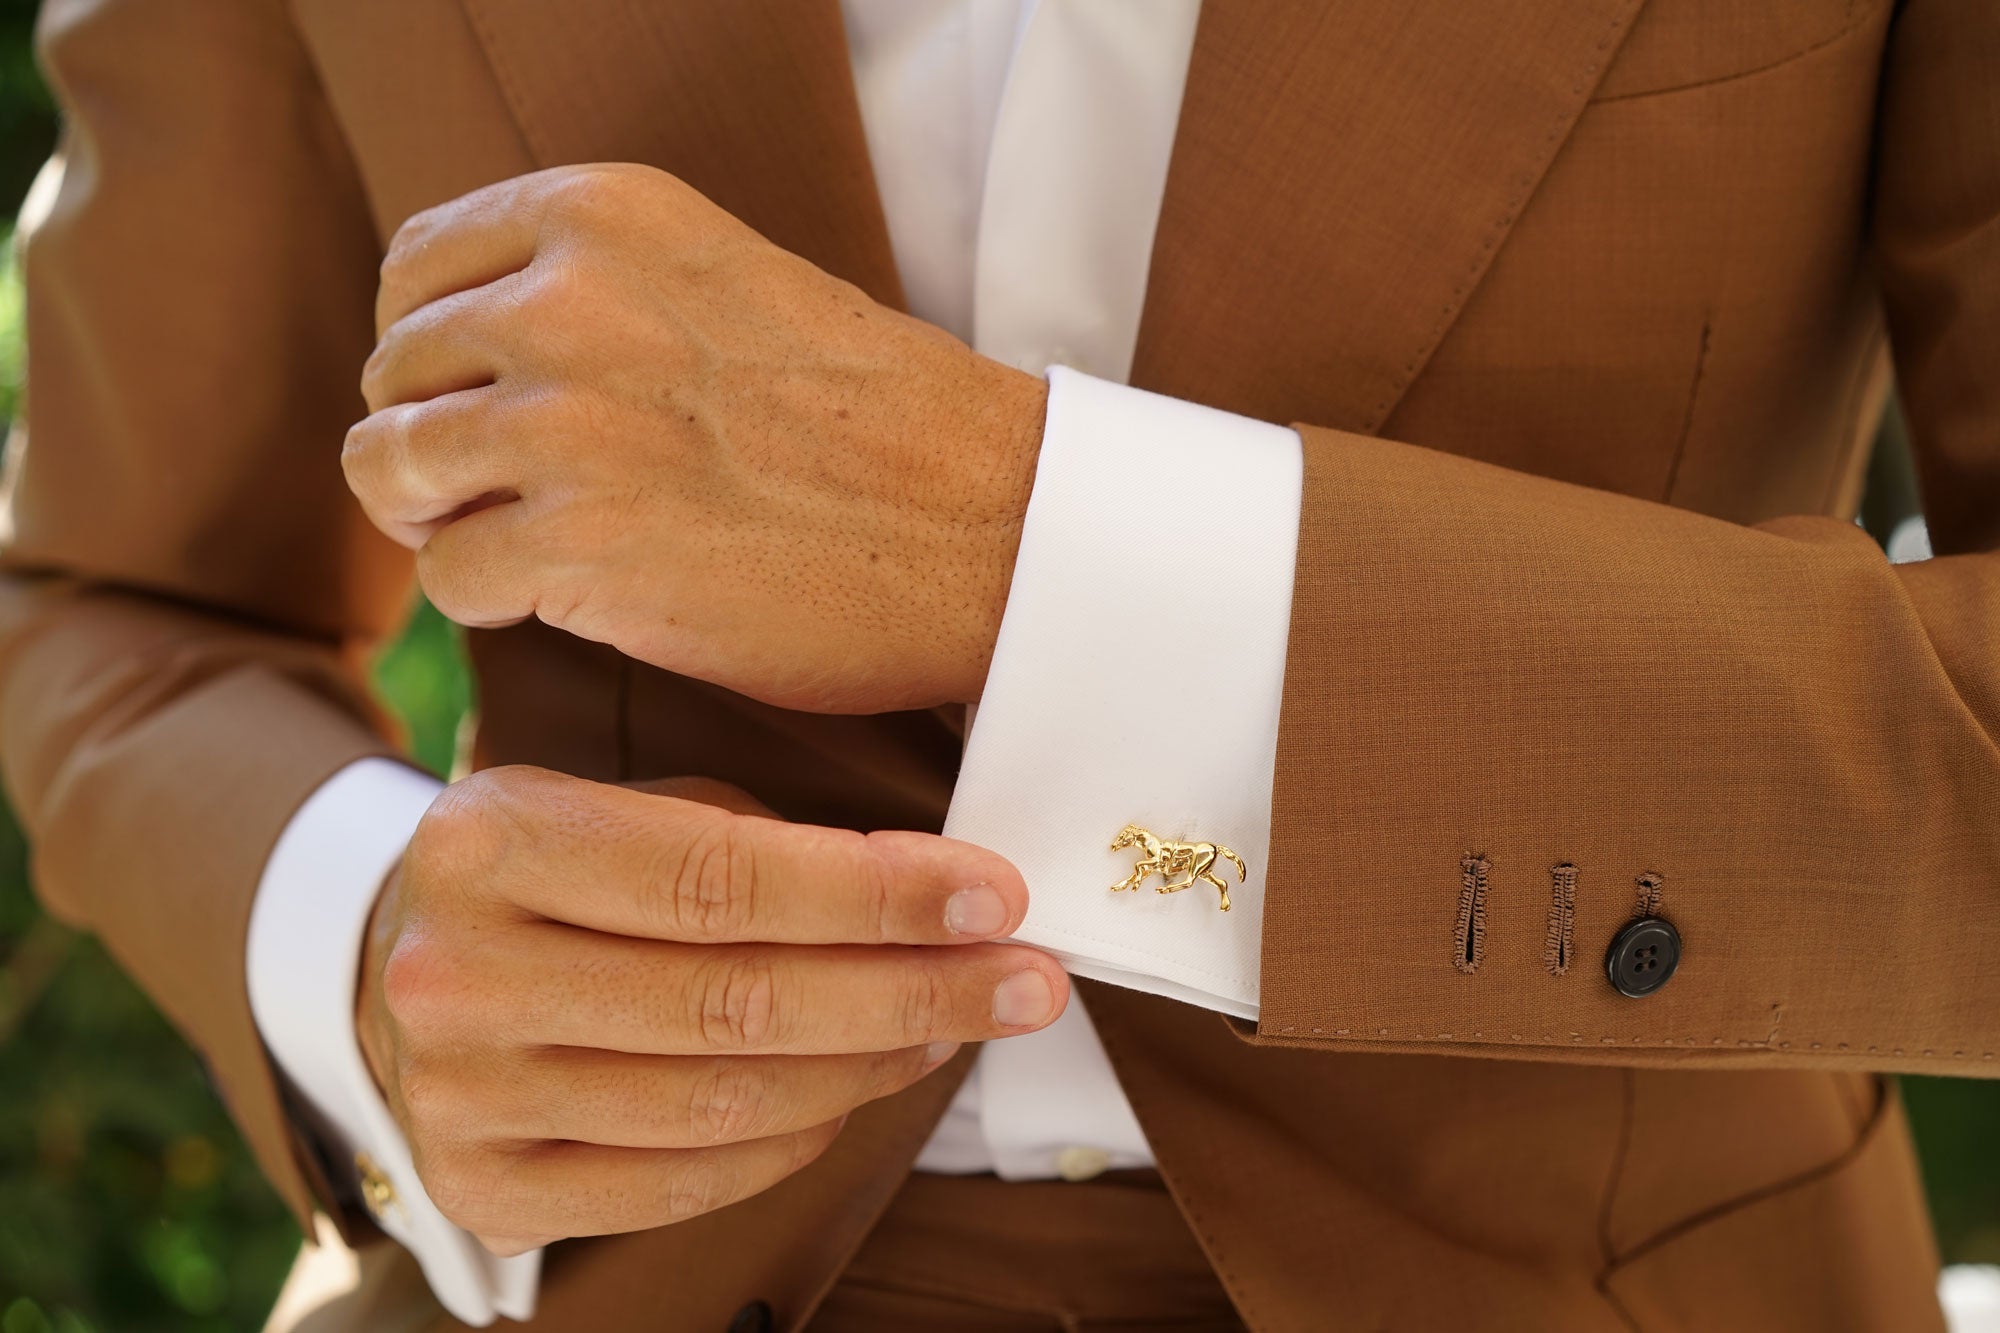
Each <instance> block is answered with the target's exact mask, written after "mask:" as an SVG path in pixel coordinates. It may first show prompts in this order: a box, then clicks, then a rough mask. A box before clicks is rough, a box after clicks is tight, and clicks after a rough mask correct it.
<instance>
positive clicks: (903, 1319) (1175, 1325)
mask: <svg viewBox="0 0 2000 1333" xmlns="http://www.w3.org/2000/svg"><path fill="white" fill-rule="evenodd" d="M807 1328H808V1329H809V1330H810V1331H811V1333H880V1331H881V1330H883V1329H898V1328H908V1329H918V1328H921V1329H936V1330H938V1333H975V1330H977V1333H988V1331H989V1330H990V1331H992V1333H1011V1331H1016V1330H1018V1331H1019V1333H1028V1331H1029V1330H1042V1331H1044V1333H1090V1331H1091V1330H1111V1329H1123V1330H1128V1331H1129V1330H1133V1329H1142V1328H1143V1329H1157V1330H1159V1333H1231V1331H1233V1330H1241V1329H1242V1328H1243V1322H1242V1320H1241V1319H1239V1318H1238V1317H1237V1314H1236V1311H1235V1309H1234V1307H1232V1306H1231V1305H1230V1303H1229V1297H1228V1295H1227V1293H1225V1292H1224V1291H1223V1289H1222V1286H1221V1284H1220V1283H1218V1282H1217V1281H1216V1278H1215V1272H1214V1270H1213V1269H1212V1268H1211V1267H1210V1266H1209V1262H1208V1259H1207V1256H1205V1255H1204V1254H1203V1253H1202V1251H1201V1247H1200V1246H1199V1245H1197V1244H1196V1243H1195V1239H1194V1237H1193V1235H1191V1234H1190V1233H1189V1231H1188V1229H1187V1223H1186V1222H1185V1221H1183V1220H1182V1218H1181V1215H1180V1212H1179V1210H1178V1209H1177V1208H1176V1207H1175V1206H1174V1201H1173V1197H1172V1196H1171V1195H1169V1194H1168V1193H1167V1191H1166V1187H1165V1186H1164V1185H1162V1184H1161V1183H1160V1178H1159V1175H1158V1174H1157V1173H1156V1172H1152V1171H1114V1172H1110V1173H1108V1174H1106V1175H1104V1176H1101V1177H1099V1178H1098V1179H1096V1180H1092V1181H1086V1182H1082V1183H1078V1184H1070V1183H1067V1182H1063V1181H1028V1182H1023V1183H1019V1184H1008V1183H1007V1182H1005V1181H1002V1180H999V1179H997V1178H995V1177H993V1176H932V1175H916V1176H911V1177H910V1178H909V1180H908V1181H907V1182H906V1183H905V1184H904V1185H903V1188H902V1189H901V1190H899V1191H897V1193H896V1197H895V1198H894V1199H893V1200H891V1201H890V1204H889V1208H888V1210H887V1211H886V1212H885V1213H883V1215H882V1219H881V1221H880V1222H878V1223H877V1224H876V1226H875V1229H874V1230H873V1231H872V1232H871V1233H870V1234H869V1237H868V1240H867V1242H866V1243H864V1244H863V1245H862V1247H861V1249H860V1251H859V1252H857V1253H856V1254H855V1256H854V1259H853V1261H852V1262H851V1263H849V1264H848V1266H847V1271H846V1272H845V1273H843V1274H842V1275H841V1278H840V1281H839V1282H838V1283H836V1284H835V1285H834V1288H833V1290H832V1291H830V1292H828V1293H827V1297H826V1300H825V1301H823V1302H822V1303H821V1305H820V1308H819V1311H818V1313H817V1314H815V1315H814V1316H813V1319H812V1321H811V1323H809V1324H808V1325H807Z"/></svg>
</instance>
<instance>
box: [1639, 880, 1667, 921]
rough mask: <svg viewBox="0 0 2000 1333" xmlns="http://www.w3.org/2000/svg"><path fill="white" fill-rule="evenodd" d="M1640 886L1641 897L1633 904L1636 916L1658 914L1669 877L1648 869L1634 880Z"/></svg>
mask: <svg viewBox="0 0 2000 1333" xmlns="http://www.w3.org/2000/svg"><path fill="white" fill-rule="evenodd" d="M1633 883H1634V884H1636V885H1638V887H1639V899H1638V901H1637V902H1636V903H1635V904H1634V905H1633V908H1632V915H1633V916H1634V917H1642V916H1658V915H1659V914H1660V894H1661V891H1662V890H1664V889H1665V888H1666V886H1667V877H1666V876H1665V875H1661V874H1657V873H1655V872H1653V871H1651V870H1648V871H1647V872H1646V873H1645V874H1643V875H1641V876H1639V877H1638V878H1637V879H1636V880H1634V881H1633Z"/></svg>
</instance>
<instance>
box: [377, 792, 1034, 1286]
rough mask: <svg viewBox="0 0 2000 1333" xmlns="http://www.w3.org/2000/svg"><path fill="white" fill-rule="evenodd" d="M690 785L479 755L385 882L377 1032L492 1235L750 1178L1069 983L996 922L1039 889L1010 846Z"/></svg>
mask: <svg viewBox="0 0 2000 1333" xmlns="http://www.w3.org/2000/svg"><path fill="white" fill-rule="evenodd" d="M680 790H682V791H683V792H685V793H686V794H688V795H692V796H695V797H698V798H699V799H697V800H687V799H676V798H674V797H670V796H662V795H657V794H652V793H649V792H639V791H630V790H627V789H625V788H622V787H611V786H605V785H603V784H600V783H594V782H586V781H584V780H582V779H580V778H570V777H565V776H562V775H560V774H556V773H551V772H548V771H546V770H542V769H534V768H503V769H493V770H489V771H487V772H484V773H480V774H476V775H474V776H473V777H470V778H467V779H465V780H463V781H461V782H458V783H456V784H454V785H453V786H451V787H449V788H447V789H446V790H445V792H444V793H443V794H442V795H440V796H439V798H438V800H437V802H436V804H434V805H433V806H432V807H431V809H430V811H429V813H428V814H427V815H426V816H425V817H424V820H423V822H422V823H421V824H420V825H419V826H418V828H417V831H416V834H415V835H414V836H413V837H412V839H411V841H410V847H409V851H408V853H407V855H406V856H405V857H404V859H403V862H402V866H401V868H400V870H399V871H398V873H397V875H396V876H395V877H393V878H392V880H391V883H390V884H389V885H388V886H387V888H386V889H385V890H384V893H383V897H382V899H381V901H380V903H379V904H378V906H377V908H376V913H375V919H374V922H373V923H372V926H371V930H370V938H369V942H368V946H367V949H366V951H365V954H364V957H363V963H362V978H361V991H360V998H359V1014H358V1019H359V1025H360V1034H361V1044H362V1049H363V1051H364V1052H365V1054H366V1056H367V1058H368V1063H369V1066H370V1068H371V1070H372V1071H373V1073H374V1075H375V1077H376V1080H377V1081H378V1082H379V1083H380V1084H381V1086H382V1088H383V1091H384V1093H385V1095H386V1096H387V1099H388V1102H389V1105H390V1108H391V1110H392V1111H393V1112H394V1113H395V1115H396V1118H397V1120H398V1121H399V1122H400V1123H401V1125H402V1127H403V1129H404V1131H405V1132H406V1134H407V1135H408V1136H409V1140H410V1144H411V1147H412V1150H413V1152H414V1155H415V1159H416V1162H417V1169H418V1174H419V1175H420V1176H421V1177H422V1179H423V1182H424V1185H425V1188H426V1189H427V1190H428V1191H429V1193H430V1195H431V1197H432V1199H433V1200H434V1201H435V1202H436V1203H437V1206H438V1208H439V1209H440V1210H441V1211H442V1212H443V1213H444V1215H445V1216H446V1217H447V1218H449V1219H451V1220H452V1221H453V1222H455V1223H456V1224H458V1225H459V1226H461V1227H464V1228H466V1229H467V1230H469V1231H471V1232H472V1233H473V1234H474V1235H476V1236H478V1237H479V1238H480V1239H481V1241H482V1242H484V1243H485V1244H486V1245H487V1246H488V1247H489V1248H491V1249H493V1250H494V1251H496V1252H498V1253H502V1254H511V1253H518V1252H520V1251H523V1250H527V1249H531V1248H533V1247H535V1246H537V1245H541V1244H545V1243H547V1242H549V1241H551V1240H555V1239H559V1238H562V1237H567V1236H583V1235H596V1234H602V1233H606V1232H614V1231H633V1230H639V1229H641V1228H646V1227H655V1226H660V1225H663V1224H666V1223H669V1222H674V1221H678V1220H680V1219H683V1218H687V1217H692V1216H694V1215H696V1214H698V1213H703V1212H707V1211H708V1210H710V1209H713V1208H719V1207H721V1206H722V1205H724V1204H726V1203H730V1202H732V1201H733V1200H736V1199H740V1198H743V1197H745V1196H747V1195H750V1194H755V1193H757V1192H758V1191H760V1190H763V1189H766V1188H768V1187H769V1186H771V1185H773V1184H776V1183H777V1182H778V1181H779V1180H781V1179H783V1178H784V1177H786V1176H788V1175H790V1174H791V1173H792V1172H794V1171H797V1170H798V1169H799V1168H800V1167H802V1166H804V1165H806V1164H807V1163H808V1162H810V1161H812V1160H813V1159H814V1158H815V1157H817V1156H818V1155H819V1153H820V1152H821V1151H822V1150H823V1149H825V1148H826V1146H827V1145H828V1144H829V1143H830V1142H832V1140H833V1137H834V1134H835V1133H836V1132H837V1131H838V1130H839V1128H840V1125H841V1122H842V1121H843V1120H844V1119H845V1117H846V1115H847V1113H848V1112H849V1111H851V1110H853V1109H854V1108H855V1107H856V1106H859V1105H860V1104H862V1103H863V1102H867V1101H870V1100H872V1099H874V1098H877V1097H882V1096H885V1095H887V1094H889V1093H892V1092H896V1091H898V1090H899V1089H902V1088H904V1087H906V1086H908V1085H909V1084H911V1083H913V1082H915V1081H916V1080H917V1079H918V1078H920V1077H922V1076H923V1075H924V1074H926V1073H928V1072H929V1071H930V1070H932V1069H934V1068H936V1067H937V1065H939V1064H940V1063H942V1062H943V1061H944V1060H946V1059H947V1058H949V1057H950V1055H951V1053H952V1052H953V1051H954V1050H955V1049H957V1043H959V1042H964V1041H979V1040H984V1039H988V1038H993V1037H1005V1036H1012V1035H1016V1034H1019V1033H1022V1032H1028V1031H1032V1030H1034V1029H1036V1028H1039V1027H1042V1026H1044V1025H1046V1024H1047V1023H1049V1022H1050V1021H1052V1020H1053V1019H1054V1018H1055V1017H1056V1015H1057V1014H1058V1013H1060V1012H1061V1010H1062V1007H1063V1005H1064V1004H1065V1003H1066V1002H1067V999H1068V995H1069V989H1068V980H1067V978H1066V977H1065V976H1064V975H1063V972H1062V969H1061V968H1060V967H1059V966H1058V965H1057V963H1056V962H1055V960H1054V959H1052V958H1050V957H1049V956H1048V955H1046V954H1044V953H1042V952H1040V951H1039V950H1036V949H1031V948H1028V947H1026V946H1024V945H1016V944H998V943H990V942H989V943H982V942H980V941H986V940H990V939H991V938H992V937H996V936H1003V935H1006V934H1008V933H1009V932H1010V931H1012V930H1013V929H1014V928H1015V927H1016V926H1017V925H1019V924H1020V921H1021V918H1022V916H1023V915H1024V914H1025V912H1026V910H1027V890H1026V888H1025V887H1024V886H1023V884H1022V883H1021V878H1020V876H1019V875H1018V874H1017V873H1016V872H1015V870H1014V868H1013V867H1012V866H1010V865H1008V864H1007V862H1006V861H1004V860H1003V859H1001V858H1000V857H998V856H996V855H994V854H993V853H991V852H988V851H984V850H982V849H981V848H978V847H974V846H971V845H969V844H966V843H961V842H954V841H951V840H949V839H945V838H938V837H932V836H930V835H928V834H921V833H872V834H868V835H865V836H864V835H862V834H859V833H852V832H848V831H845V830H839V829H827V828H814V827H809V826H805V825H797V824H787V823H784V822H781V821H779V820H777V819H775V818H765V817H762V816H760V815H758V814H753V813H737V812H738V811H748V810H754V809H756V808H757V807H755V805H754V803H753V802H750V801H749V799H748V798H747V797H744V796H743V795H742V793H740V792H736V791H734V789H731V788H726V787H723V786H721V784H715V783H707V784H687V785H684V786H682V787H681V788H680ZM720 805H728V806H731V807H733V810H732V809H723V808H718V806H720Z"/></svg>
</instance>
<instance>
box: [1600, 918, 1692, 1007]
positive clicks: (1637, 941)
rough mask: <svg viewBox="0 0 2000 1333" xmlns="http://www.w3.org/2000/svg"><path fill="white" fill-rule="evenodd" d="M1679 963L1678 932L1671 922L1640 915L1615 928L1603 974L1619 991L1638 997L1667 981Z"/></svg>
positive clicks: (1679, 940) (1648, 993)
mask: <svg viewBox="0 0 2000 1333" xmlns="http://www.w3.org/2000/svg"><path fill="white" fill-rule="evenodd" d="M1680 965H1681V933H1680V932H1679V931H1678V930H1675V929H1674V923H1673V922H1671V921H1666V920H1663V919H1661V918H1660V917H1657V916H1643V917H1640V918H1639V919H1638V920H1637V921H1634V922H1632V923H1631V924H1630V925H1628V926H1626V927H1625V929H1623V930H1621V931H1619V932H1618V935H1617V938H1615V939H1613V940H1612V941H1611V948H1610V949H1609V950H1607V951H1606V952H1605V955H1604V974H1605V975H1606V976H1608V977H1610V978H1611V984H1612V985H1613V986H1615V987H1617V988H1618V993H1619V994H1620V995H1629V996H1631V997H1632V998H1633V999H1635V1000H1636V999H1638V998H1639V997H1640V996H1642V995H1651V994H1652V993H1653V992H1654V991H1656V990H1658V989H1659V988H1660V987H1662V986H1664V985H1666V984H1667V981H1668V980H1669V979H1670V978H1671V977H1672V976H1673V975H1674V969H1675V968H1677V967H1679V966H1680Z"/></svg>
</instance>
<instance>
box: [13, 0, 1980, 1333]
mask: <svg viewBox="0 0 2000 1333" xmlns="http://www.w3.org/2000/svg"><path fill="white" fill-rule="evenodd" d="M32 10H33V5H32V4H31V3H28V2H27V0H0V203H4V204H6V205H7V207H8V210H9V211H10V212H11V210H12V206H13V204H14V202H15V201H18V199H19V198H20V196H21V194H22V193H23V191H25V189H26V187H27V183H28V181H29V180H30V179H31V178H32V176H33V174H34V171H35V169H36V168H37V166H39V164H40V162H41V161H42V159H43V158H44V157H45V156H46V155H47V153H48V150H49V147H50V145H51V143H52V141H53V137H54V121H53V116H52V113H51V112H50V109H49V103H48V99H47V96H46V94H45V93H44V91H43V90H42V87H41V84H40V82H39V81H38V80H37V78H36V77H35V73H34V68H33V64H32V61H31V58H30V56H29V53H28V27H29V22H30V16H31V14H32ZM20 375H21V289H20V280H19V277H18V275H17V274H16V273H15V271H14V270H13V268H12V266H9V267H8V269H7V271H6V272H5V273H4V274H0V417H11V416H12V414H13V409H14V405H15V399H16V397H17V395H18V392H19V384H20ZM1885 457H1890V455H1886V454H1885ZM1892 461H1893V459H1892ZM1878 471H1879V470H1878ZM1882 475H1885V476H1896V475H1900V474H1899V473H1897V472H1896V470H1895V469H1894V468H1893V467H1892V468H1891V469H1889V471H1888V472H1885V473H1882ZM1893 489H1894V488H1892V487H1891V486H1889V485H1886V484H1885V485H1882V486H1880V487H1878V488H1877V489H1876V491H1875V495H1874V496H1873V497H1871V499H1873V500H1874V501H1876V508H1877V509H1878V510H1880V509H1881V504H1880V500H1881V497H1883V496H1887V495H1890V494H1891V493H1892V490H1893ZM1899 516H1900V515H1899V514H1895V513H1887V514H1884V513H1876V514H1871V519H1872V520H1873V521H1872V522H1871V527H1877V530H1878V532H1879V531H1886V524H1887V523H1888V522H1891V521H1893V519H1894V518H1895V517H1899ZM1878 524H1879V525H1881V526H1879V527H1878V526H1877V525H1878ZM376 684H377V686H378V687H379V689H380V690H381V692H382V694H383V696H384V698H385V699H386V700H387V701H388V702H389V703H390V705H391V707H392V708H393V709H394V710H395V711H396V712H397V713H399V714H400V715H401V716H402V717H403V719H404V720H405V722H406V723H407V724H408V726H409V729H410V741H411V746H412V749H413V752H414V753H415V754H416V756H417V757H418V758H419V760H420V761H421V762H423V763H424V764H425V765H426V766H427V767H429V768H431V769H433V770H434V771H437V772H444V771H446V770H447V768H448V766H449V764H450V761H451V755H452V752H453V744H454V737H455V734H456V730H457V727H458V725H459V720H460V718H461V717H462V716H463V715H464V713H465V712H466V710H467V708H468V706H469V702H470V685H469V682H468V680H467V677H466V673H465V671H464V668H463V663H462V659H461V654H460V652H459V648H458V643H457V639H456V633H455V631H454V630H453V629H452V628H451V627H450V626H449V625H447V624H446V623H445V622H444V620H443V619H442V618H441V617H439V616H438V615H437V614H436V613H435V612H434V611H431V610H430V609H429V608H427V607H424V606H422V605H419V606H418V607H417V608H416V610H415V613H414V614H413V616H412V619H411V623H410V626H409V629H408V630H407V632H406V633H405V634H404V635H403V637H402V639H401V640H400V641H399V642H398V643H397V644H396V645H395V646H394V647H393V648H391V649H390V650H389V651H388V652H387V653H386V654H385V655H384V656H383V658H382V659H381V661H380V662H379V663H377V665H376ZM1904 1085H1905V1089H1906V1092H1907V1096H1908V1101H1909V1106H1910V1111H1911V1116H1912V1118H1913V1120H1914V1121H1915V1123H1916V1126H1917V1133H1918V1140H1919V1144H1920V1147H1921V1149H1922V1153H1923V1158H1924V1165H1925V1177H1926V1184H1927V1186H1928V1188H1929V1191H1930V1196H1931V1203H1932V1209H1933V1213H1934V1216H1935V1218H1936V1221H1937V1226H1938V1232H1939V1239H1940V1243H1941V1245H1942V1248H1943V1250H1944V1254H1945V1257H1946V1259H1947V1260H1948V1261H1977V1262H1987V1263H1993V1262H2000V1149H1996V1146H1995V1138H1996V1136H1995V1131H1996V1129H2000V1083H1996V1082H1973V1081H1962V1082H1954V1081H1948V1080H1938V1079H1907V1080H1905V1081H1904ZM297 1242H298V1236H297V1232H296V1230H295V1229H294V1228H293V1226H292V1224H291V1222H290V1221H289V1220H288V1219H287V1218H286V1217H285V1215H284V1213H283V1211H282V1210H281V1209H280V1208H279V1206H278V1204H277V1202H276V1200H275V1199H274V1198H273V1197H272V1196H271V1194H270V1192H269V1191H268V1189H267V1188H266V1187H265V1186H264V1185H263V1183H262V1182H261V1180H260V1179H259V1178H258V1176H257V1173H256V1169H255V1168H254V1167H253V1166H252V1165H251V1164H250V1161H249V1158H248V1156H247V1155H246V1153H245V1152H244V1150H243V1146H242V1144H241V1141H240V1140H239V1139H238V1138H237V1135H236V1132H235V1130H234V1128H233V1127H232V1126H231V1125H230V1123H229V1119H228V1117H227V1116H226V1115H225V1114H224V1113H223V1111H222V1109H221V1107H220V1106H219V1104H218V1103H217V1102H216V1100H215V1098H214V1096H213V1094H212V1092H211V1090H210V1087H209V1084H208V1080H207V1078H206V1076H205V1075H204V1073H203V1071H202V1068H201V1065H200V1063H199V1061H198V1060H197V1059H196V1058H195V1057H194V1056H193V1055H192V1053H190V1052H189V1050H188V1049H187V1047H186V1046H184V1045H183V1044H182V1043H181V1041H180V1039H179V1038H178V1036H176V1034H175V1033H174V1032H173V1031H172V1029H171V1028H169V1027H168V1026H167V1024H166V1023H165V1021H164V1020H162V1019H161V1018H160V1016H159V1015H158V1013H157V1012H156V1011H155V1010H154V1009H153V1007H152V1006H151V1004H150V1003H148V1002H147V1000H146V999H145V997H144V996H142V995H141V994H140V993H139V992H138V990H137V989H136V988H135V987H134V986H133V985H132V984H131V983H130V982H129V981H127V980H126V979H125V977H124V975H123V974H122V973H121V972H120V971H119V970H118V968H117V965H116V964H115V963H113V962H112V961H111V960H110V959H109V958H108V957H107V956H106V955H105V953H104V951H103V950H102V949H101V948H99V947H98V945H97V944H96V943H95V942H94V941H92V940H89V939H86V938H82V937H79V936H76V935H74V934H73V933H72V932H70V931H68V930H66V929H64V928H63V927H61V926H59V925H57V924H55V923H54V922H52V921H50V920H49V919H48V918H46V917H44V916H43V915H41V913H40V912H39V910H38V909H37V907H36V905H35V903H34V900H33V897H32V895H31V893H30V891H29V874H28V862H27V855H26V850H25V848H24V847H23V845H22V841H21V836H20V833H19V832H18V830H17V829H16V828H15V827H14V825H13V823H12V822H11V820H9V819H8V818H7V817H6V813H5V811H4V810H0V1333H153V1331H154V1330H159V1331H161V1333H165V1331H166V1330H175V1331H176V1333H183V1331H187V1333H211V1331H212V1333H236V1331H240V1330H254V1329H256V1328H258V1327H259V1326H260V1324H261V1322H262V1319H263V1315H264V1312H265V1310H266V1309H267V1308H268V1306H269V1304H270V1301H271V1298H272V1296H273V1294H274V1293H275V1292H276V1290H277V1286H278V1283H279V1282H280V1281H281V1280H282V1278H283V1275H284V1272H285V1269H286V1266H287V1265H288V1263H289V1262H290V1258H291V1255H292V1252H293V1250H294V1248H295V1247H296V1245H297Z"/></svg>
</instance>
